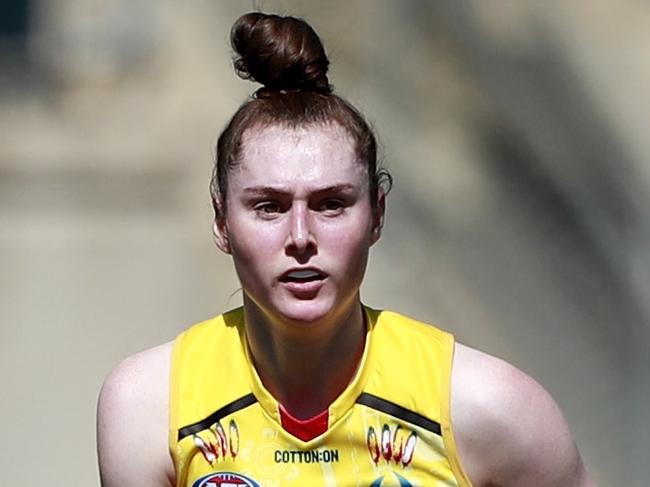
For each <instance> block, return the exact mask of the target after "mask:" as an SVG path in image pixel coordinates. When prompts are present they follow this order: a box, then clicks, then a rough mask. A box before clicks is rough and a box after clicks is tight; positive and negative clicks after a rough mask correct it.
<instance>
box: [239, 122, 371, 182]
mask: <svg viewBox="0 0 650 487" xmlns="http://www.w3.org/2000/svg"><path fill="white" fill-rule="evenodd" d="M366 178H367V170H366V167H365V165H364V164H362V163H359V162H358V161H357V158H356V154H355V150H354V141H353V139H352V137H351V136H350V135H349V133H348V132H347V131H346V130H345V129H344V128H342V127H340V126H339V125H336V124H332V125H313V126H305V127H295V128H292V127H283V126H277V125H273V126H269V127H254V128H251V129H249V130H247V131H246V132H245V133H244V135H243V137H242V151H241V158H240V163H239V164H238V165H237V166H235V168H234V169H233V171H232V173H231V175H230V177H229V179H230V181H229V185H231V187H232V186H238V185H248V184H265V185H269V186H276V185H277V186H283V185H287V184H291V183H294V182H295V183H298V182H299V183H304V184H310V185H315V186H319V185H328V184H333V183H336V184H339V183H352V184H356V183H357V182H363V181H365V179H366ZM238 183H239V184H238Z"/></svg>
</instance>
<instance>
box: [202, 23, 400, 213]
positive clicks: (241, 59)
mask: <svg viewBox="0 0 650 487" xmlns="http://www.w3.org/2000/svg"><path fill="white" fill-rule="evenodd" d="M230 41H231V44H232V47H233V49H234V50H235V53H236V56H235V60H234V66H235V71H236V72H237V74H238V75H239V76H240V77H241V78H243V79H250V80H254V81H257V82H259V83H261V84H262V85H263V87H262V88H260V89H259V90H257V91H256V92H255V93H254V95H253V96H252V97H251V99H250V100H248V101H246V102H244V103H243V104H242V105H241V106H240V107H239V110H237V112H236V113H235V114H234V115H233V117H232V118H231V120H230V122H228V125H226V127H225V129H224V130H223V132H221V135H220V136H219V140H218V142H217V151H216V152H217V156H216V163H215V167H214V171H213V175H212V182H211V184H210V191H211V194H212V204H213V207H214V210H215V215H216V216H217V217H220V216H223V214H224V212H225V210H226V208H225V204H226V193H227V189H228V184H227V182H228V172H229V171H230V170H231V169H232V168H233V167H234V166H235V165H236V164H237V163H238V161H239V157H240V155H241V146H242V137H243V135H244V132H245V131H246V130H248V129H250V128H252V127H267V126H271V125H281V126H286V127H291V128H293V127H300V126H305V125H326V124H332V123H335V124H339V125H340V126H341V127H343V128H344V129H346V130H347V132H348V133H349V135H350V136H351V137H352V139H353V141H354V143H355V150H356V155H357V158H358V160H359V162H360V163H365V164H366V165H367V169H368V176H369V184H370V198H371V201H372V204H373V205H375V204H376V203H377V197H378V191H379V188H380V187H382V186H383V187H384V190H385V191H386V192H388V191H389V190H390V187H391V185H392V177H391V175H390V173H389V172H388V171H387V170H386V169H383V168H380V167H378V166H377V141H376V139H375V135H374V134H373V132H372V130H371V129H370V126H369V125H368V123H367V122H366V120H365V119H364V117H363V115H361V113H360V112H359V111H358V110H357V109H356V108H354V107H353V106H352V105H351V104H350V103H349V102H347V101H345V100H344V99H343V98H341V97H339V96H338V95H335V94H334V93H333V92H332V87H331V85H330V84H329V80H328V79H327V68H328V66H329V60H328V59H327V56H326V54H325V50H324V49H323V44H322V43H321V40H320V38H319V37H318V35H317V34H316V32H314V30H313V29H312V28H311V26H310V25H309V24H307V22H305V21H304V20H302V19H298V18H295V17H280V16H278V15H270V14H263V13H259V12H251V13H248V14H245V15H243V16H241V17H240V18H239V19H238V20H237V21H236V22H235V24H234V25H233V27H232V31H231V33H230Z"/></svg>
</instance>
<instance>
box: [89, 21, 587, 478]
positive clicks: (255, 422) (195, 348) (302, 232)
mask: <svg viewBox="0 0 650 487" xmlns="http://www.w3.org/2000/svg"><path fill="white" fill-rule="evenodd" d="M232 43H233V47H234V49H235V50H236V52H237V53H238V55H239V58H238V59H237V60H236V62H235V67H236V70H237V71H238V73H239V74H240V76H242V77H244V78H250V79H253V80H255V81H258V82H260V83H262V85H263V88H261V89H260V90H258V91H257V92H256V94H255V96H254V97H253V98H252V99H251V100H249V101H247V102H246V103H244V104H243V105H242V106H241V107H240V108H239V110H238V111H237V112H236V113H235V115H234V116H233V118H232V120H231V121H230V123H229V124H228V125H227V127H226V128H225V130H224V131H223V133H222V134H221V136H220V138H219V142H218V146H217V163H216V168H215V175H214V178H213V184H212V198H213V204H214V210H215V223H214V234H215V237H216V242H217V246H218V247H219V248H220V249H221V250H222V251H224V252H226V253H228V254H231V255H232V257H233V262H234V264H235V268H236V270H237V274H238V276H239V279H240V281H241V284H242V288H243V295H244V305H243V308H241V309H237V310H234V311H231V312H228V313H226V314H224V315H222V316H219V317H216V318H213V319H212V320H209V321H206V322H204V323H201V324H198V325H196V326H194V327H192V328H190V329H189V330H187V331H186V332H185V333H183V334H182V335H180V336H179V337H178V338H177V339H176V340H175V341H174V342H173V343H168V344H166V345H163V346H161V347H157V348H154V349H151V350H148V351H146V352H143V353H141V354H138V355H136V356H134V357H131V358H129V359H127V360H126V361H125V362H123V363H122V364H121V365H120V366H118V367H117V368H116V369H115V370H114V371H113V372H112V373H111V375H110V376H109V377H108V379H107V380H106V382H105V384H104V386H103V389H102V392H101V395H100V400H99V409H98V445H99V460H100V469H101V476H102V482H103V485H105V486H106V487H112V486H121V487H125V486H126V487H128V486H136V485H137V486H140V485H161V486H162V485H178V486H192V487H212V486H226V485H228V486H231V485H248V486H256V485H260V486H267V485H283V486H284V485H331V486H343V485H360V486H369V485H371V486H380V485H400V486H410V485H426V486H436V485H445V486H447V485H461V486H470V485H473V486H477V487H479V486H522V485H526V486H529V485H530V486H537V485H540V486H542V485H543V486H587V485H593V484H592V483H591V481H590V480H589V478H588V475H587V474H586V472H585V469H584V467H583V464H582V461H581V459H580V456H579V453H578V451H577V449H576V447H575V444H574V442H573V440H572V437H571V434H570V432H569V430H568V428H567V426H566V423H565V421H564V419H563V417H562V414H561V413H560V411H559V410H558V408H557V406H556V405H555V403H554V402H553V400H552V399H551V398H550V397H549V396H548V394H547V393H546V392H545V391H544V389H543V388H542V387H541V386H539V385H538V384H537V383H536V382H534V381H533V380H532V379H530V378H529V377H527V376H526V375H525V374H523V373H522V372H520V371H518V370H517V369H515V368H513V367H512V366H510V365H508V364H506V363H504V362H503V361H501V360H499V359H496V358H494V357H491V356H488V355H486V354H484V353H481V352H479V351H476V350H472V349H470V348H468V347H465V346H463V345H461V344H458V343H455V342H454V340H453V337H452V336H451V335H449V334H448V333H445V332H443V331H441V330H438V329H436V328H434V327H432V326H430V325H425V324H422V323H418V322H415V321H414V320H411V319H409V318H406V317H404V316H401V315H399V314H396V313H391V312H385V311H375V310H371V309H369V308H366V307H363V306H362V304H361V301H360V297H359V287H360V285H361V282H362V279H363V275H364V272H365V266H366V262H367V259H368V252H369V249H370V247H371V246H372V245H373V244H374V243H375V242H376V241H377V240H378V239H379V237H380V235H381V229H382V225H383V218H384V207H385V199H386V193H387V191H388V189H389V188H390V176H389V175H388V173H386V172H385V171H384V170H382V169H380V168H378V167H377V162H376V142H375V137H374V135H373V134H372V131H371V130H370V129H369V127H368V124H367V123H366V122H365V120H364V119H363V117H362V116H361V115H360V114H359V113H358V112H357V110H356V109H355V108H353V107H352V106H351V105H349V104H348V103H347V102H346V101H344V100H343V99H341V98H340V97H338V96H337V95H335V94H333V93H332V90H331V87H330V85H329V82H328V79H327V67H328V60H327V57H326V55H325V52H324V50H323V47H322V45H321V42H320V40H319V38H318V36H317V35H316V34H315V33H314V32H313V30H312V29H311V27H310V26H309V25H308V24H306V23H305V22H304V21H302V20H299V19H295V18H292V17H278V16H274V15H265V14H261V13H250V14H247V15H244V16H243V17H241V18H240V19H239V20H238V21H237V22H236V23H235V25H234V26H233V31H232ZM170 371H171V372H170ZM170 373H171V384H168V380H167V377H168V375H169V374H170Z"/></svg>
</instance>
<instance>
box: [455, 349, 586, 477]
mask: <svg viewBox="0 0 650 487" xmlns="http://www.w3.org/2000/svg"><path fill="white" fill-rule="evenodd" d="M451 411H452V412H451V415H452V425H453V428H454V435H455V438H456V442H457V445H458V452H459V456H460V460H461V463H462V464H463V466H464V468H465V470H466V471H467V473H468V475H469V477H470V479H471V480H472V483H473V484H474V487H481V486H503V487H508V486H519V485H539V486H548V487H555V486H557V487H588V486H594V485H595V484H593V482H592V481H591V480H590V479H589V477H588V475H587V473H586V471H585V469H584V466H583V463H582V459H581V458H580V454H579V453H578V449H577V447H576V445H575V442H574V440H573V436H572V434H571V431H570V430H569V427H568V425H567V423H566V421H565V419H564V416H563V414H562V412H561V411H560V409H559V407H558V406H557V404H556V403H555V401H554V400H553V398H552V397H551V396H550V395H549V393H548V392H547V391H546V390H545V389H544V388H543V387H542V386H541V385H540V384H539V383H538V382H536V381H535V380H534V379H533V378H531V377H530V376H528V375H527V374H525V373H524V372H522V371H521V370H519V369H517V368H516V367H513V366H512V365H510V364H509V363H507V362H505V361H503V360H501V359H498V358H496V357H493V356H491V355H488V354H486V353H483V352H480V351H478V350H475V349H472V348H470V347H467V346H464V345H462V344H457V345H456V350H455V355H454V365H453V373H452V399H451Z"/></svg>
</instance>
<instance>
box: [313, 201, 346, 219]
mask: <svg viewBox="0 0 650 487" xmlns="http://www.w3.org/2000/svg"><path fill="white" fill-rule="evenodd" d="M344 208H345V203H344V202H343V201H342V200H340V199H338V198H328V199H326V200H323V201H322V202H321V203H320V205H319V207H318V210H319V211H321V212H323V213H325V214H326V215H338V214H340V213H341V212H342V211H343V209H344Z"/></svg>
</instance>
